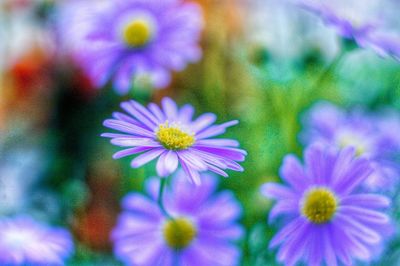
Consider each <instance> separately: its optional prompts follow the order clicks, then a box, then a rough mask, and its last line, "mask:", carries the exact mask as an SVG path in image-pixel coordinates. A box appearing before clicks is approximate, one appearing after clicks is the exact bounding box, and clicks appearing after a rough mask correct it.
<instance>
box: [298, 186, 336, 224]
mask: <svg viewBox="0 0 400 266" xmlns="http://www.w3.org/2000/svg"><path fill="white" fill-rule="evenodd" d="M337 205H338V203H337V200H336V198H335V195H334V194H333V193H332V192H331V191H329V190H327V189H325V188H315V189H312V190H310V191H309V192H307V194H306V195H305V196H304V200H303V206H302V208H301V212H302V214H303V215H304V216H305V217H306V218H307V219H308V220H309V221H311V222H313V223H315V224H323V223H326V222H329V221H330V220H331V219H332V218H333V216H334V215H335V212H336V209H337Z"/></svg>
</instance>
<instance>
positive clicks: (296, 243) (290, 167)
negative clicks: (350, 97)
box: [261, 102, 400, 265]
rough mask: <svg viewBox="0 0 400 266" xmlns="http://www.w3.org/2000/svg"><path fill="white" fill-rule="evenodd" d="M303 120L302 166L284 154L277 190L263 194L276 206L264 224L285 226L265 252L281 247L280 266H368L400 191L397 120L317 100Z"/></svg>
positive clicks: (271, 186) (391, 114) (378, 251)
mask: <svg viewBox="0 0 400 266" xmlns="http://www.w3.org/2000/svg"><path fill="white" fill-rule="evenodd" d="M303 118H304V119H303V124H304V127H305V129H304V131H303V132H302V133H301V135H300V139H301V140H302V141H303V143H304V144H306V146H307V148H306V149H305V152H304V163H301V162H300V160H299V159H298V158H297V157H296V156H294V155H287V156H286V157H285V158H284V161H283V164H282V166H281V169H280V177H281V179H282V181H283V184H278V183H267V184H264V185H263V186H262V188H261V192H262V194H263V195H265V196H266V197H267V198H270V199H273V200H275V201H276V204H275V205H274V206H273V207H272V209H271V210H270V213H269V222H270V223H275V222H279V223H280V224H281V225H282V224H283V228H282V229H281V230H280V231H279V232H278V233H277V234H276V235H275V236H274V237H273V239H272V240H271V241H270V244H269V247H270V248H271V249H275V248H276V247H279V249H278V253H277V260H278V261H280V262H282V263H283V264H284V265H297V264H298V263H301V262H303V263H306V265H353V264H354V263H356V261H363V262H367V263H370V262H372V261H373V260H375V259H377V258H379V256H380V255H382V252H383V250H384V248H385V243H386V242H387V239H389V238H390V236H391V235H393V233H394V226H393V222H392V221H391V219H390V215H389V213H390V212H391V201H392V200H394V199H393V198H394V197H395V196H396V195H397V193H398V191H393V188H395V187H396V185H397V184H398V180H397V179H398V178H399V172H398V170H399V169H398V162H397V160H396V157H397V158H398V155H399V154H400V146H399V144H400V138H399V136H398V135H397V134H396V133H395V132H398V131H397V130H398V129H399V128H400V119H399V115H398V113H396V112H395V111H392V110H383V111H382V112H375V113H369V112H366V111H365V110H362V109H354V110H352V111H350V112H347V111H345V110H343V109H341V108H339V107H337V106H335V105H333V104H330V103H327V102H320V103H318V104H316V105H315V106H314V107H313V108H311V110H310V111H309V112H308V113H307V114H306V115H305V116H304V117H303ZM396 155H397V156H396Z"/></svg>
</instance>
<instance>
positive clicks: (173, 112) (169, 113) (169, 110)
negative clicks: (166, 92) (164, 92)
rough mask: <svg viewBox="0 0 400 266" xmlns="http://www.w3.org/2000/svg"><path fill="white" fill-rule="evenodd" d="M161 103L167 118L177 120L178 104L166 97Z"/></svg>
mask: <svg viewBox="0 0 400 266" xmlns="http://www.w3.org/2000/svg"><path fill="white" fill-rule="evenodd" d="M161 104H162V107H163V111H164V114H165V116H166V117H167V120H170V121H175V119H176V118H177V115H178V107H177V106H176V104H175V102H174V101H173V100H171V99H170V98H168V97H166V98H163V99H162V101H161Z"/></svg>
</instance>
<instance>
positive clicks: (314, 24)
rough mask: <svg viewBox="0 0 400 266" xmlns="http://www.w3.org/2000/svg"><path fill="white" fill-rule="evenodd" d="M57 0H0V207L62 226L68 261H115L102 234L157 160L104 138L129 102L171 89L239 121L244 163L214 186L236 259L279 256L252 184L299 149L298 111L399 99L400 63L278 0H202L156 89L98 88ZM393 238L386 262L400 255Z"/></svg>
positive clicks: (264, 203) (254, 261) (390, 103)
mask: <svg viewBox="0 0 400 266" xmlns="http://www.w3.org/2000/svg"><path fill="white" fill-rule="evenodd" d="M193 1H194V2H196V0H193ZM65 2H66V1H51V0H0V216H10V215H14V214H19V213H26V214H29V215H32V216H34V217H36V218H37V219H40V220H43V221H46V222H49V223H53V224H60V225H62V226H65V227H67V228H69V230H71V232H72V233H73V235H74V237H75V240H76V252H75V255H74V256H73V258H71V259H70V262H69V264H70V265H119V262H118V261H117V260H116V259H114V258H113V255H112V246H111V243H110V238H109V234H110V231H111V229H112V228H113V226H114V224H115V221H116V217H117V215H118V213H119V200H120V198H121V197H122V196H123V195H125V194H126V193H127V192H128V191H131V190H139V191H140V190H141V189H142V187H143V180H144V179H145V178H146V177H148V176H152V175H154V174H155V173H154V170H153V169H154V165H149V166H146V167H144V168H140V169H131V168H130V167H129V158H127V159H121V160H118V161H115V160H113V159H112V154H113V153H114V152H116V151H117V150H118V148H117V147H113V146H112V145H110V144H109V143H108V141H107V140H106V139H103V138H101V137H100V134H101V133H102V132H104V131H105V130H104V128H103V126H102V122H103V120H104V119H106V118H108V117H110V115H111V113H112V112H113V111H114V110H117V109H119V103H120V102H121V101H123V100H127V99H131V98H134V99H136V100H138V101H140V102H142V103H147V102H149V101H154V102H159V101H160V99H161V98H162V97H164V96H170V97H173V98H174V99H175V100H176V101H177V102H178V103H179V104H184V103H190V104H193V105H194V106H195V107H196V111H197V112H198V114H199V113H202V112H214V113H216V114H217V115H218V119H219V120H218V122H223V121H226V120H229V119H239V120H240V124H239V126H236V127H234V128H232V129H230V130H229V131H228V133H227V136H228V137H233V138H235V139H238V140H239V141H240V142H241V145H242V147H243V148H244V149H246V150H247V151H248V153H249V155H248V157H247V159H246V162H245V163H244V164H243V166H244V168H245V169H246V170H245V172H243V173H233V172H231V173H230V176H231V177H230V178H229V179H221V182H222V184H221V188H222V189H231V190H233V191H234V192H235V194H236V196H237V197H238V199H239V200H240V202H241V203H242V205H243V208H244V216H243V219H242V220H241V221H242V223H243V224H244V225H245V227H246V229H247V236H246V238H245V239H244V240H243V241H242V243H241V246H242V250H243V258H242V265H256V266H257V265H276V262H275V255H274V252H273V251H269V250H268V249H267V244H268V241H269V239H270V238H271V236H272V235H273V234H274V232H275V231H276V230H277V228H274V227H270V226H268V225H267V223H266V217H267V213H268V210H269V208H270V207H271V202H269V201H268V200H266V199H265V198H263V197H262V196H261V194H260V193H259V187H260V185H261V184H262V183H265V182H267V181H272V180H278V178H279V177H278V169H279V166H280V164H281V162H282V158H283V156H284V155H285V154H287V153H295V154H298V155H300V156H301V153H302V150H303V148H304V147H302V145H301V144H300V142H299V139H298V133H299V132H300V131H301V130H302V125H301V117H302V115H303V114H304V112H305V111H307V110H308V109H309V108H310V107H311V106H312V105H313V104H314V103H315V102H317V101H319V100H329V101H331V102H333V103H336V104H338V105H339V106H342V107H344V108H350V107H354V106H360V105H362V106H363V107H364V108H367V109H370V110H375V109H377V108H382V107H391V108H395V109H399V108H400V100H399V99H400V97H399V96H400V64H399V63H398V62H396V61H395V60H394V59H391V58H385V59H383V58H381V57H379V56H378V55H376V54H375V53H374V52H372V51H370V50H368V49H356V48H355V49H351V50H346V52H345V53H343V52H342V51H343V50H345V49H347V47H345V45H344V42H343V39H341V37H340V36H339V35H337V33H336V32H335V31H334V30H333V29H332V28H330V27H328V26H326V25H324V23H323V22H322V21H321V20H320V19H319V18H318V17H316V16H315V15H313V14H311V13H310V12H307V11H305V10H302V9H300V8H299V7H296V6H293V5H291V4H287V3H284V1H278V0H197V2H198V3H199V4H200V5H201V6H202V7H203V10H204V16H205V28H204V30H203V33H202V40H201V47H202V49H203V57H202V59H201V61H200V62H198V63H196V64H191V65H189V66H188V67H187V68H186V69H185V70H184V71H182V72H179V73H174V74H173V80H172V82H171V84H170V85H169V86H168V88H166V89H164V90H156V91H152V90H150V89H148V88H145V87H143V88H141V87H138V88H137V89H135V90H132V91H131V92H130V93H129V94H128V95H125V96H120V95H118V94H116V93H115V92H114V90H113V88H112V86H111V85H109V86H107V87H105V88H102V89H101V90H100V89H98V88H96V87H95V86H94V85H93V84H92V83H91V81H90V79H89V78H88V77H87V76H85V73H84V72H83V71H82V69H81V68H80V66H79V64H76V62H74V60H73V58H72V56H71V55H70V54H69V51H70V50H69V49H68V45H64V44H60V43H59V39H60V38H59V34H60V32H58V31H57V18H58V16H59V12H60V10H62V8H63V6H64V4H65ZM92 2H93V4H95V3H96V1H92ZM61 34H62V33H61ZM72 37H73V36H71V38H72ZM350 70H351V71H350ZM249 132H251V136H250V135H249ZM394 245H395V246H392V247H391V248H392V250H393V252H392V253H391V255H393V256H392V257H391V261H390V264H382V265H399V264H398V263H400V260H399V259H398V258H397V257H396V256H395V255H396V254H395V253H396V252H394V251H395V250H397V249H396V247H398V246H399V245H400V243H397V245H396V243H394ZM397 253H398V252H397Z"/></svg>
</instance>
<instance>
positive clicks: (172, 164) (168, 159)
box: [156, 151, 179, 177]
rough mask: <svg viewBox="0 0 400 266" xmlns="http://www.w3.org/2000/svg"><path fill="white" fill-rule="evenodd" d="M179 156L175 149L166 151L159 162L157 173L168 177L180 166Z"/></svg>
mask: <svg viewBox="0 0 400 266" xmlns="http://www.w3.org/2000/svg"><path fill="white" fill-rule="evenodd" d="M178 163H179V160H178V156H177V155H176V152H175V151H165V152H164V153H162V154H161V156H160V158H159V159H158V162H157V166H156V169H157V174H158V175H159V176H160V177H167V176H169V175H170V174H171V173H173V172H174V171H175V170H176V168H177V167H178Z"/></svg>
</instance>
